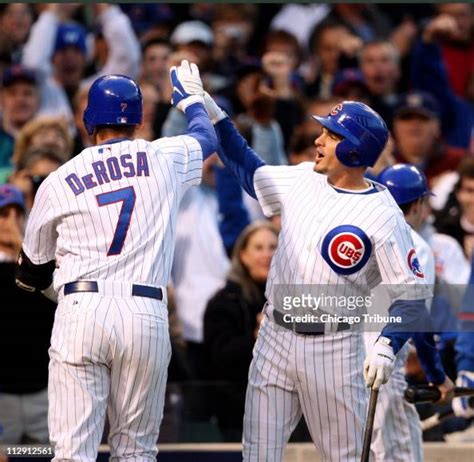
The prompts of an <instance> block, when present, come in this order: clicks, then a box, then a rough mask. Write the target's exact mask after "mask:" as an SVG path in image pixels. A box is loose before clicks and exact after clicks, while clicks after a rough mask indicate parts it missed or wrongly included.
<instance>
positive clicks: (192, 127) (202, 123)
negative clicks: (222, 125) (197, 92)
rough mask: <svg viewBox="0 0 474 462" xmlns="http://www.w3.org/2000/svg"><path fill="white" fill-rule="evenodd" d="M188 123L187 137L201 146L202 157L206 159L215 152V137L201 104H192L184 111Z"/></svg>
mask: <svg viewBox="0 0 474 462" xmlns="http://www.w3.org/2000/svg"><path fill="white" fill-rule="evenodd" d="M184 113H185V115H186V120H187V121H188V135H190V136H192V137H193V138H194V139H196V140H197V142H198V143H199V144H200V145H201V149H202V157H203V159H204V160H205V159H207V158H208V157H209V156H210V155H211V154H214V153H215V152H216V151H217V136H216V132H215V130H214V126H213V125H212V122H211V121H210V119H209V116H208V115H207V112H206V110H205V109H204V106H203V105H202V104H201V103H194V104H191V105H190V106H188V107H187V108H186V110H185V112H184Z"/></svg>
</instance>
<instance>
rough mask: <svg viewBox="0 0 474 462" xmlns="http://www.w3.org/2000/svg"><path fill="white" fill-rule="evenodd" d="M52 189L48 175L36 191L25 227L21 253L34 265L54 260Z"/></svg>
mask: <svg viewBox="0 0 474 462" xmlns="http://www.w3.org/2000/svg"><path fill="white" fill-rule="evenodd" d="M48 180H49V181H48ZM52 187H53V185H52V182H51V175H50V176H49V177H48V178H47V179H46V180H45V181H44V182H43V183H42V184H41V186H40V187H39V189H38V192H37V194H36V197H35V201H34V204H33V208H32V209H31V212H30V216H29V218H28V223H27V226H26V232H25V239H24V241H23V251H24V252H25V254H26V255H27V257H28V258H29V259H30V260H31V262H32V263H33V264H35V265H43V264H45V263H48V262H50V261H52V260H54V259H55V253H56V241H57V238H58V233H57V231H56V222H57V217H56V216H55V211H54V207H53V204H52V202H51V188H52Z"/></svg>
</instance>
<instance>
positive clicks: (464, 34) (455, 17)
mask: <svg viewBox="0 0 474 462" xmlns="http://www.w3.org/2000/svg"><path fill="white" fill-rule="evenodd" d="M436 8H437V10H438V13H439V15H440V16H439V17H438V18H439V21H440V22H441V24H443V25H441V27H439V23H438V22H437V21H436V22H435V23H432V26H434V27H435V29H437V30H436V36H437V37H436V38H437V39H438V40H440V41H441V48H442V54H443V60H444V62H445V64H446V67H447V70H448V76H449V81H450V84H451V87H452V88H453V90H454V92H455V93H456V94H457V95H458V96H461V97H467V98H468V99H470V101H471V102H473V103H474V91H473V89H472V79H473V78H474V30H473V22H474V16H473V15H474V9H473V6H472V4H470V3H445V4H439V5H436ZM438 18H437V19H438ZM446 18H449V19H451V22H452V24H453V26H451V25H449V23H448V22H447V21H446ZM427 32H428V33H430V31H427ZM468 93H469V94H468Z"/></svg>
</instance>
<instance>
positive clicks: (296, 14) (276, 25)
mask: <svg viewBox="0 0 474 462" xmlns="http://www.w3.org/2000/svg"><path fill="white" fill-rule="evenodd" d="M329 11H330V8H329V6H328V5H327V4H324V3H323V4H309V5H301V4H294V3H291V4H286V5H283V7H282V8H281V10H280V11H279V12H278V13H277V14H276V15H275V17H274V18H273V20H272V22H271V26H270V27H271V29H275V30H284V31H286V32H289V33H290V34H292V35H294V36H295V37H296V38H297V39H298V42H299V44H300V47H301V48H302V50H303V51H307V48H308V43H309V38H310V35H311V32H312V31H313V30H314V28H315V27H316V26H317V25H318V24H319V23H320V22H321V21H322V20H324V18H325V17H326V16H327V14H328V13H329Z"/></svg>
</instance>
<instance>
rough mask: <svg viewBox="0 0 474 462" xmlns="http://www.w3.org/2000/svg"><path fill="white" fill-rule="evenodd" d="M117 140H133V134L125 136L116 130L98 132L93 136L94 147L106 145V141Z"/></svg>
mask: <svg viewBox="0 0 474 462" xmlns="http://www.w3.org/2000/svg"><path fill="white" fill-rule="evenodd" d="M117 138H126V139H129V140H133V139H134V138H135V134H133V135H132V136H130V133H127V134H125V133H123V132H119V131H116V130H100V131H99V132H96V133H94V135H93V140H94V144H95V145H99V144H104V143H107V141H111V140H115V139H117Z"/></svg>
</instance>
